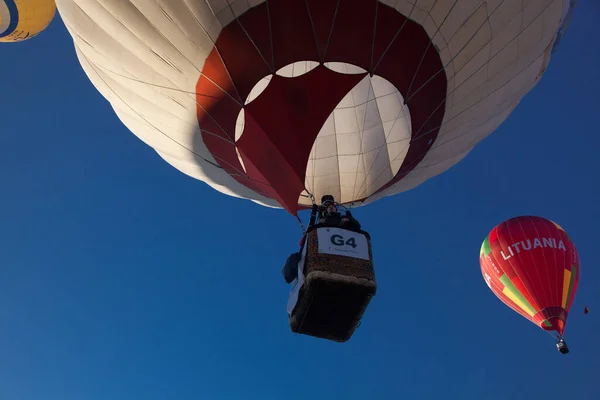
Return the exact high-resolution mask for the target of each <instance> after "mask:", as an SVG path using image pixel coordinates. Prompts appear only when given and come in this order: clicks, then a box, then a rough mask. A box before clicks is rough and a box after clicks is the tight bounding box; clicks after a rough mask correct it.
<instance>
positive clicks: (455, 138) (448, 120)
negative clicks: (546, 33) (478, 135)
mask: <svg viewBox="0 0 600 400" xmlns="http://www.w3.org/2000/svg"><path fill="white" fill-rule="evenodd" d="M509 43H510V42H509ZM505 47H506V46H505ZM503 49H504V47H503V48H502V49H501V50H500V51H499V52H498V53H496V54H495V55H494V57H495V56H497V55H498V54H499V53H500V52H501V51H502V50H503ZM489 61H490V60H488V63H489ZM536 61H537V59H535V60H533V61H532V62H531V63H529V64H528V65H525V66H524V67H523V68H522V69H521V70H520V71H519V72H518V73H516V74H515V76H514V77H517V76H519V75H520V74H521V73H522V72H523V71H525V70H526V69H527V68H529V66H531V65H532V64H533V63H535V62H536ZM513 64H514V63H513ZM479 69H481V68H478V69H477V71H479ZM477 71H475V72H474V73H473V74H471V76H473V75H474V74H475V73H476V72H477ZM471 76H469V78H470V77H471ZM469 78H467V79H465V82H466V81H467V80H468V79H469ZM510 82H511V81H510V80H509V81H507V82H505V83H504V84H503V85H501V86H500V87H498V88H497V89H495V90H494V91H493V92H491V93H489V94H487V95H486V96H484V97H483V98H481V99H480V100H479V101H478V102H477V103H475V104H474V105H472V106H470V107H467V108H466V109H465V110H463V111H461V112H460V113H458V114H456V115H455V116H453V117H452V118H449V119H446V120H445V121H444V122H442V124H440V125H439V126H437V127H434V128H431V129H430V130H428V131H426V132H425V133H424V134H422V135H420V136H415V137H414V140H417V139H420V138H422V137H423V136H424V135H426V134H427V133H430V132H433V131H436V130H440V131H441V129H442V128H443V127H445V126H447V125H448V124H449V123H450V122H451V121H453V120H454V119H456V118H458V117H459V116H461V115H462V114H464V113H465V112H467V111H469V110H471V109H472V108H473V107H475V106H476V105H477V104H479V103H481V101H483V100H485V99H487V98H488V97H490V96H492V95H493V94H494V93H496V92H497V91H499V90H501V89H502V88H504V87H505V86H506V85H508V84H509V83H510ZM463 84H464V82H463ZM460 86H462V84H461V85H459V86H458V87H456V88H455V90H453V91H452V92H451V93H454V92H455V91H456V89H458V88H459V87H460ZM451 93H450V94H451ZM444 102H445V100H444V101H443V102H441V103H440V105H438V107H436V109H435V110H434V111H433V112H432V113H431V115H430V116H429V118H428V119H427V120H429V119H430V118H431V117H432V116H433V115H434V114H435V113H436V112H437V110H438V109H439V108H440V107H441V106H442V105H443V104H444ZM511 104H512V103H511ZM509 105H510V104H509ZM500 114H501V113H498V114H496V115H493V116H491V117H490V118H488V119H487V120H486V121H485V122H483V123H482V124H479V125H478V126H476V127H475V128H473V129H471V130H470V131H468V132H465V133H463V134H461V135H459V136H456V137H454V138H452V139H450V140H448V141H446V142H443V143H437V140H436V146H435V147H436V148H437V147H440V146H443V145H446V144H448V143H451V142H453V141H455V140H458V139H460V138H461V137H463V136H465V135H468V134H469V133H471V132H473V131H475V130H476V129H478V128H479V127H481V126H483V125H485V124H486V123H488V122H489V121H490V120H492V119H494V118H496V117H498V115H500ZM444 135H445V133H444V134H442V135H440V136H438V138H441V137H443V136H444ZM430 150H431V149H429V150H427V151H426V152H424V153H423V154H421V156H422V155H425V154H427V153H428V152H429V151H430ZM457 156H458V155H457ZM457 156H455V157H457ZM419 158H420V157H417V158H415V160H414V161H413V162H412V163H411V164H409V165H408V167H409V168H410V167H411V166H412V165H414V164H415V163H416V164H419V163H420V162H421V161H422V160H419ZM450 158H452V157H450ZM450 158H448V159H450ZM396 159H397V157H396V158H395V159H394V160H393V161H396ZM448 159H443V160H440V161H437V162H435V163H431V164H428V165H427V166H426V167H423V168H429V167H431V166H434V165H437V164H440V163H443V162H446V161H447V160H448ZM393 161H392V162H393ZM418 170H419V167H418V165H417V166H415V167H414V168H412V169H411V171H410V172H409V174H413V173H415V172H416V171H418ZM407 175H408V174H407ZM398 182H399V181H398ZM398 182H396V183H398Z"/></svg>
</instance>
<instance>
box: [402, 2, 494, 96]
mask: <svg viewBox="0 0 600 400" xmlns="http://www.w3.org/2000/svg"><path fill="white" fill-rule="evenodd" d="M457 3H458V0H454V4H452V7H450V10H449V11H448V12H447V13H446V16H445V17H444V20H443V21H442V23H441V24H440V25H439V26H437V29H436V30H435V32H434V33H433V34H432V35H431V36H429V34H427V36H429V43H427V47H425V51H424V52H423V55H422V56H421V60H420V61H419V65H417V69H416V70H415V73H414V74H413V77H412V79H411V81H410V85H409V86H408V90H407V91H406V97H407V98H406V100H405V103H407V104H408V103H409V102H410V99H411V98H412V96H411V95H410V91H411V89H412V86H413V83H414V82H415V78H416V77H417V75H418V74H419V69H420V68H421V65H423V60H425V56H426V55H427V52H428V51H429V48H430V47H431V45H432V44H433V38H434V37H435V36H436V35H437V34H438V32H439V31H440V28H441V27H442V25H444V23H445V22H446V20H447V19H448V18H449V17H450V14H451V13H452V10H454V7H455V6H456V4H457ZM484 4H485V3H484ZM480 8H481V6H479V7H478V8H476V9H475V10H474V11H473V12H472V13H471V15H470V16H469V18H467V19H466V21H468V20H469V19H470V18H471V16H473V15H474V14H475V13H476V12H477V10H479V9H480ZM427 16H428V17H429V18H431V10H430V11H428V12H427ZM431 20H432V21H433V18H431ZM434 23H435V22H434ZM421 26H422V25H421ZM422 27H423V26H422ZM423 29H425V27H423ZM458 30H459V29H458ZM458 30H457V32H458ZM477 32H479V29H478V30H477V31H476V32H475V34H473V37H475V35H476V34H477ZM490 36H491V35H490ZM473 37H471V39H470V40H469V41H468V42H467V44H468V43H470V41H471V40H472V39H473ZM465 47H466V45H465ZM438 52H439V50H438ZM459 52H460V51H459ZM443 70H444V71H445V70H446V68H445V67H444V68H443ZM419 89H421V88H419Z"/></svg>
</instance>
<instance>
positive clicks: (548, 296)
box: [516, 217, 554, 312]
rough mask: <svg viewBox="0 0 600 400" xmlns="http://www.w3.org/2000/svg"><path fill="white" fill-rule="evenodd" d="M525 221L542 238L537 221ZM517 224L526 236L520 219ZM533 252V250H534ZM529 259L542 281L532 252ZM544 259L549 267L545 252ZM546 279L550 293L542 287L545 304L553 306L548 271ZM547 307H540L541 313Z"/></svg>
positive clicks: (527, 218) (528, 218)
mask: <svg viewBox="0 0 600 400" xmlns="http://www.w3.org/2000/svg"><path fill="white" fill-rule="evenodd" d="M524 219H526V220H527V221H528V222H529V223H530V224H531V226H533V229H534V230H535V234H536V236H538V237H540V238H542V233H541V232H540V231H539V230H538V227H537V225H536V224H535V221H534V220H533V218H531V217H525V218H524ZM516 222H517V224H518V225H519V227H520V228H521V232H522V233H523V234H524V235H526V232H525V229H524V228H523V225H522V223H521V220H520V219H517V220H516ZM532 250H533V248H532ZM529 257H530V258H531V264H532V265H533V267H534V268H535V272H536V274H537V276H538V279H539V280H540V281H541V280H542V274H541V269H540V268H539V266H538V265H537V263H536V261H535V257H534V256H533V253H532V252H531V251H529ZM542 257H543V259H544V265H547V260H546V254H545V253H544V252H542ZM546 279H547V281H548V286H547V289H548V291H549V293H548V292H546V286H545V285H541V286H540V288H541V291H542V293H543V294H544V304H548V303H550V304H552V303H553V302H554V299H553V298H552V282H551V280H550V275H549V274H548V271H546ZM528 290H529V289H528ZM538 307H540V305H539V304H538ZM546 308H547V307H540V309H539V310H537V311H538V312H539V311H542V310H543V309H546Z"/></svg>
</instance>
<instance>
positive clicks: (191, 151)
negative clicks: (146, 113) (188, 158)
mask: <svg viewBox="0 0 600 400" xmlns="http://www.w3.org/2000/svg"><path fill="white" fill-rule="evenodd" d="M75 46H76V47H78V46H77V45H75ZM80 54H81V55H82V57H83V58H85V60H86V61H87V63H88V64H89V65H90V66H91V67H92V69H93V70H94V72H95V73H96V75H97V76H98V77H99V78H100V79H101V80H102V82H103V83H104V85H106V87H107V88H108V89H110V90H111V92H112V93H113V94H114V95H115V96H116V97H118V98H119V100H121V101H122V102H123V104H125V105H126V106H127V107H128V108H129V109H131V111H133V112H134V113H135V114H136V115H137V116H138V117H139V118H140V119H142V120H143V121H144V122H146V123H147V124H148V125H150V126H151V127H152V128H154V129H155V130H156V131H158V132H160V133H161V134H162V135H164V136H165V137H166V138H168V139H169V140H171V141H172V142H173V143H176V144H177V145H179V146H181V147H182V148H184V149H185V150H187V151H189V152H190V153H192V154H194V155H195V156H197V157H199V158H200V159H202V160H203V161H205V162H206V163H208V164H210V165H212V166H213V167H216V168H219V169H223V167H221V166H220V165H218V164H216V163H214V162H212V161H210V160H208V159H206V158H204V157H203V156H201V155H200V154H198V153H196V152H195V151H193V150H191V149H189V148H188V147H187V146H184V145H183V144H181V143H179V142H178V141H177V140H175V139H174V138H172V137H171V136H169V135H167V134H166V133H165V132H164V131H163V130H162V129H160V128H158V127H156V126H155V125H154V124H152V123H151V122H150V121H148V120H147V119H146V118H145V117H143V116H142V115H141V114H140V113H138V112H137V111H136V110H135V109H133V108H132V107H131V106H130V105H129V104H128V103H127V102H126V101H125V100H123V99H122V98H121V96H119V95H118V94H117V92H115V91H114V90H113V89H112V87H111V86H110V85H109V84H108V83H106V81H105V80H104V78H103V77H102V76H101V75H100V74H99V73H98V71H97V70H96V66H95V65H94V64H93V63H92V62H90V61H89V60H88V58H87V56H86V55H85V54H84V53H83V52H80ZM211 156H212V157H214V158H215V159H216V160H220V161H221V162H224V163H225V164H227V165H229V166H230V167H232V168H233V169H234V170H236V171H237V172H240V171H239V170H238V169H237V168H236V167H235V166H234V165H231V164H230V163H229V162H227V161H226V160H223V159H221V158H220V157H217V156H215V155H213V154H211ZM231 175H232V176H233V175H235V174H231ZM238 176H241V177H245V178H248V179H250V178H249V177H247V176H246V175H245V174H243V173H240V175H238Z"/></svg>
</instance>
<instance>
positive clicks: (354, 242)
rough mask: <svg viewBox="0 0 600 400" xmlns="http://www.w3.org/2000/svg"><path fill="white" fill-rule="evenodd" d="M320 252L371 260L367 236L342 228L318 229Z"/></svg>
mask: <svg viewBox="0 0 600 400" xmlns="http://www.w3.org/2000/svg"><path fill="white" fill-rule="evenodd" d="M317 235H318V240H319V253H321V254H332V255H336V256H346V257H353V258H360V259H363V260H370V258H369V245H368V243H367V237H366V236H365V235H364V234H362V233H358V232H352V231H347V230H345V229H340V228H319V229H317Z"/></svg>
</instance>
